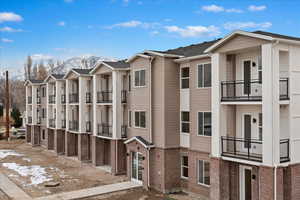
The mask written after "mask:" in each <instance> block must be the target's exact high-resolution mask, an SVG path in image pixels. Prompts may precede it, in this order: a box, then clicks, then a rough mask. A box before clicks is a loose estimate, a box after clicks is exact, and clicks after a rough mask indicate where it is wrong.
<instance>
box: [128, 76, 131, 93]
mask: <svg viewBox="0 0 300 200" xmlns="http://www.w3.org/2000/svg"><path fill="white" fill-rule="evenodd" d="M128 91H129V92H130V91H131V75H128Z"/></svg>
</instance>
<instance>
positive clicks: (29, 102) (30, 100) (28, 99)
mask: <svg viewBox="0 0 300 200" xmlns="http://www.w3.org/2000/svg"><path fill="white" fill-rule="evenodd" d="M27 101H28V104H32V97H31V96H30V97H28V98H27Z"/></svg>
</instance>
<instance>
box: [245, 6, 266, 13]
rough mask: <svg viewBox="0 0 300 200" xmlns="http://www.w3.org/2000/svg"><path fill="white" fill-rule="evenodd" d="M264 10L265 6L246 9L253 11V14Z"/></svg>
mask: <svg viewBox="0 0 300 200" xmlns="http://www.w3.org/2000/svg"><path fill="white" fill-rule="evenodd" d="M266 9H267V6H265V5H262V6H254V5H251V6H249V7H248V10H249V11H253V12H255V11H263V10H266Z"/></svg>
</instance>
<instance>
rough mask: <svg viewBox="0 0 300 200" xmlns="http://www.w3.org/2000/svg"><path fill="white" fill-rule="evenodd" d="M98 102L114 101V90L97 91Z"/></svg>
mask: <svg viewBox="0 0 300 200" xmlns="http://www.w3.org/2000/svg"><path fill="white" fill-rule="evenodd" d="M97 103H112V91H100V92H97Z"/></svg>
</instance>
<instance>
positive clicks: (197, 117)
mask: <svg viewBox="0 0 300 200" xmlns="http://www.w3.org/2000/svg"><path fill="white" fill-rule="evenodd" d="M199 113H203V124H202V127H204V113H211V114H212V112H211V111H198V112H197V113H196V115H197V116H196V119H197V136H199V137H209V138H211V135H204V134H203V135H199ZM211 120H212V119H211ZM211 126H212V122H211Z"/></svg>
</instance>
